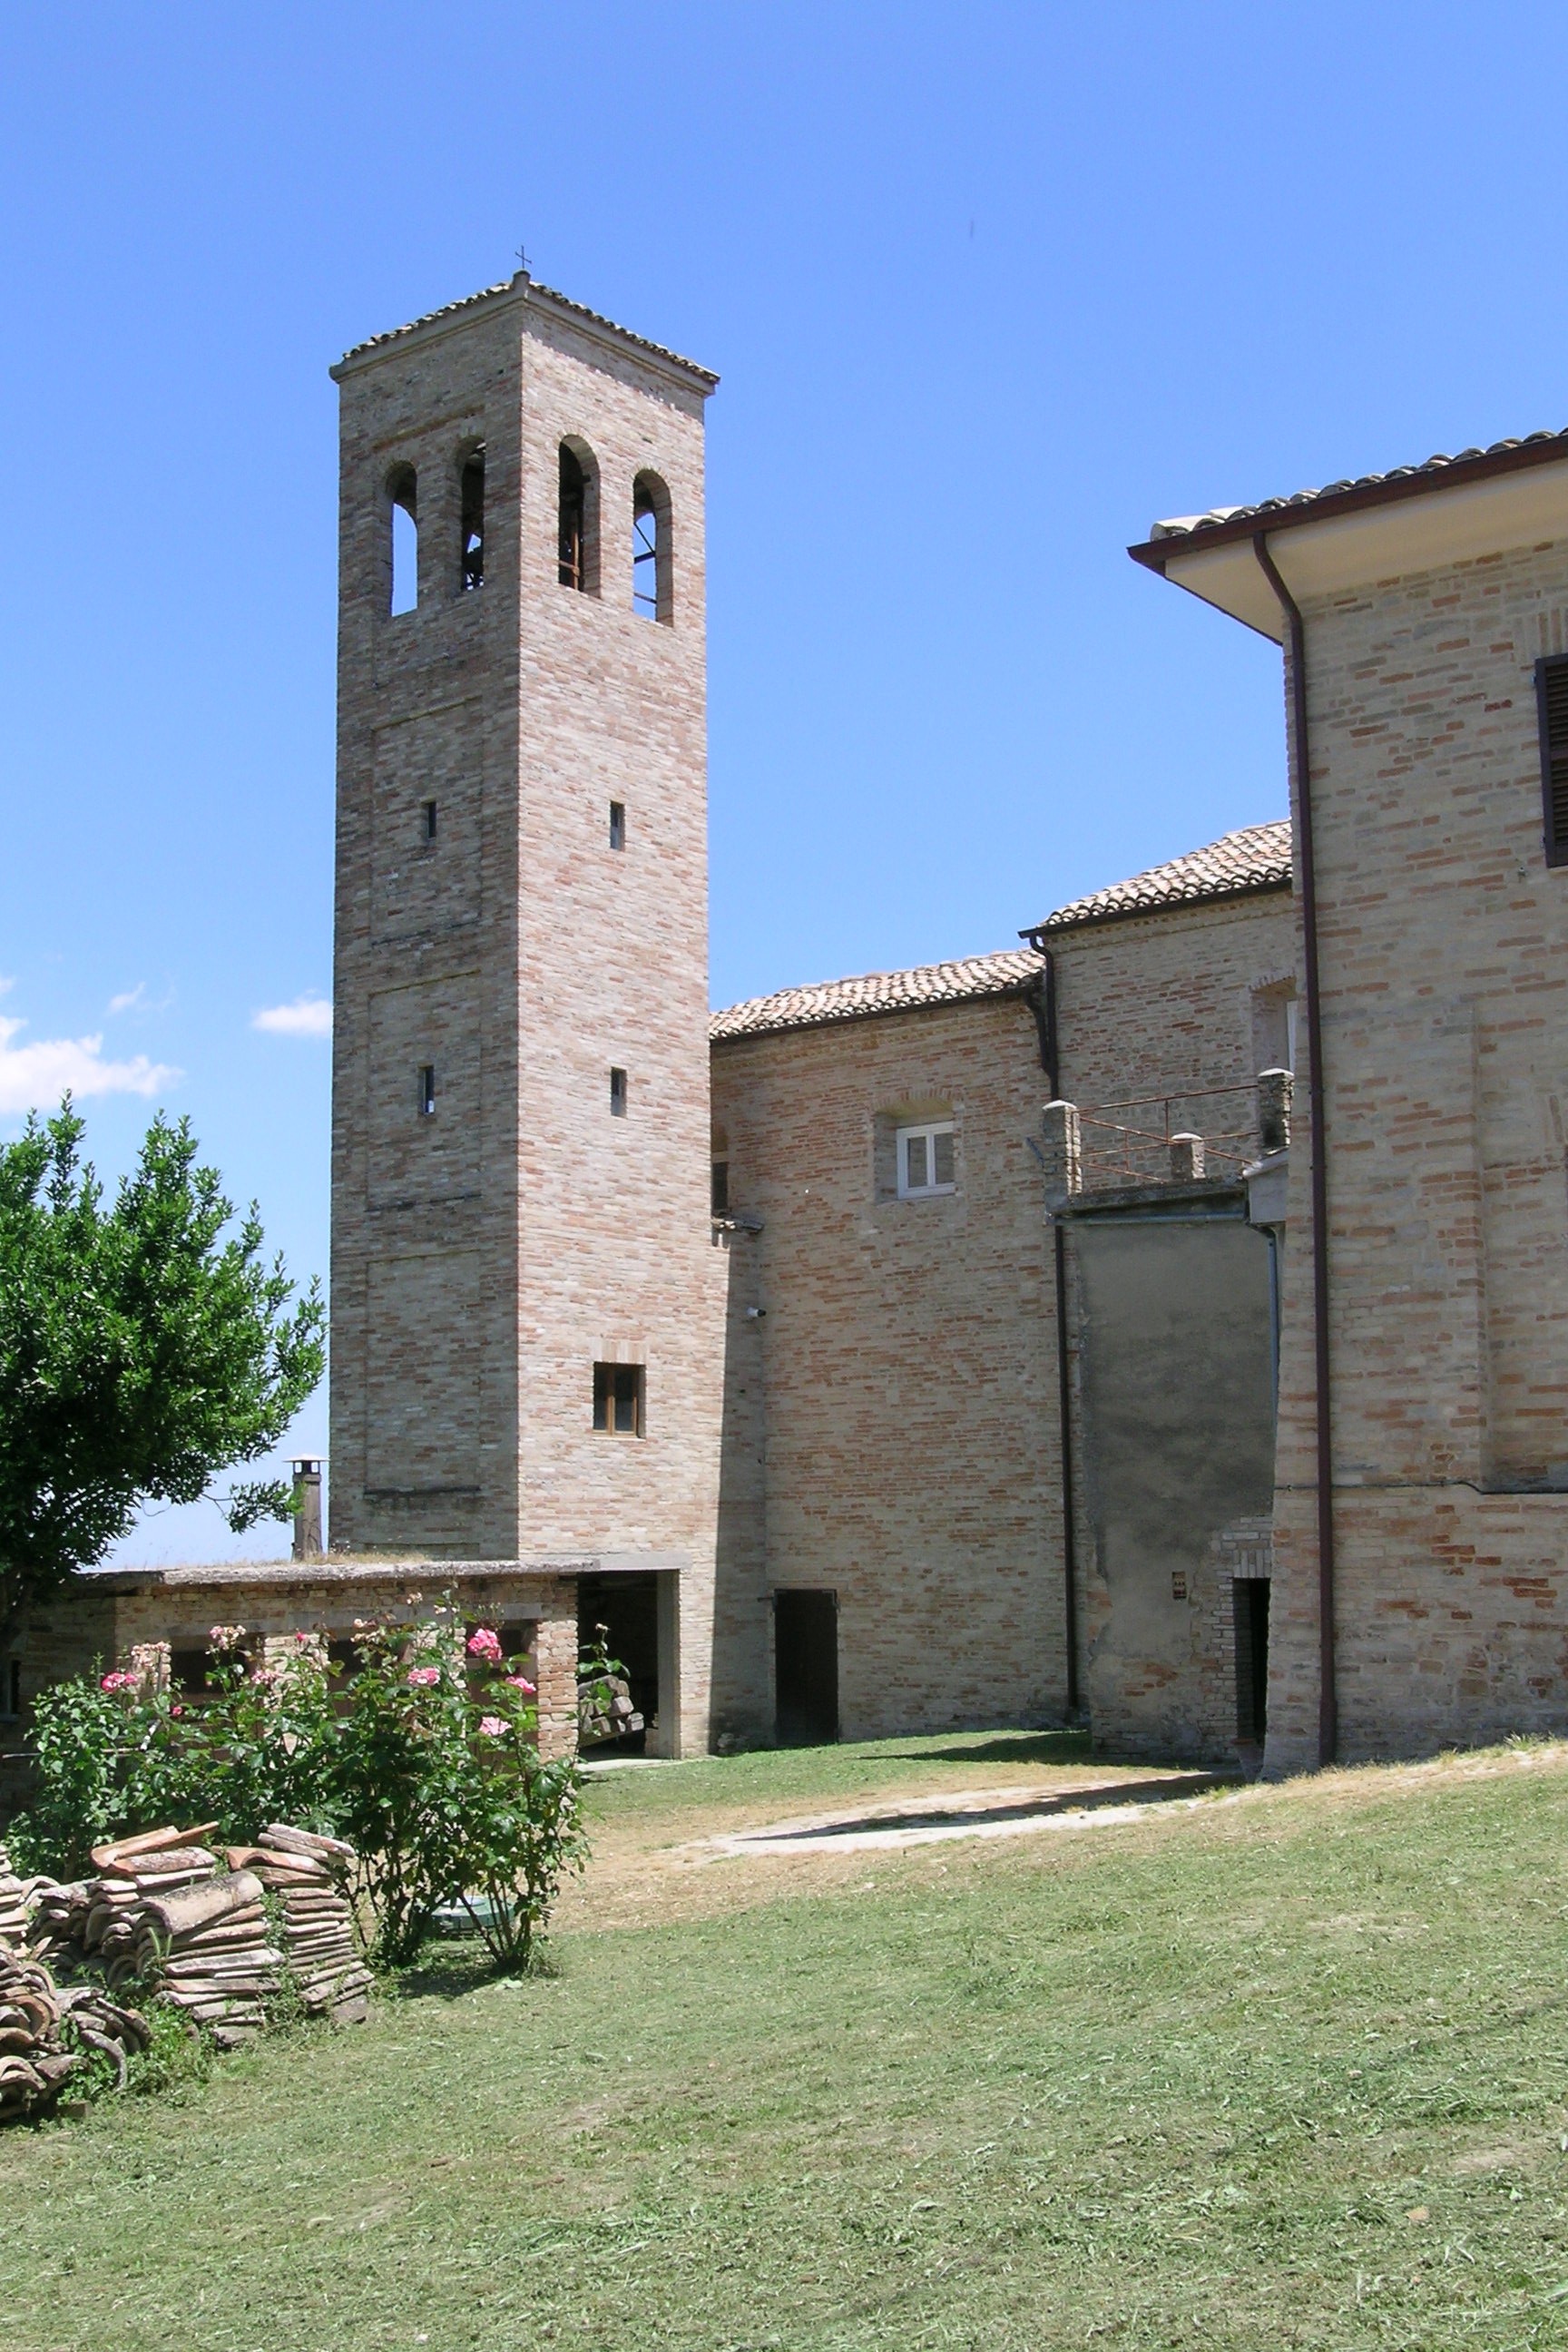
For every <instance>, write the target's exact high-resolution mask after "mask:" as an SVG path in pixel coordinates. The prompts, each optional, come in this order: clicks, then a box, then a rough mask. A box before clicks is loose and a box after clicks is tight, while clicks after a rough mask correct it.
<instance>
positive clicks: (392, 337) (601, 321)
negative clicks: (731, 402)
mask: <svg viewBox="0 0 1568 2352" xmlns="http://www.w3.org/2000/svg"><path fill="white" fill-rule="evenodd" d="M520 282H521V285H522V286H524V287H525V288H526V289H528V291H529V292H530V293H532V294H542V296H543V297H544V299H545V300H546V301H547V302H551V303H555V304H559V306H560V308H561V309H562V310H570V311H571V312H572V313H573V315H574V317H575V318H578V319H587V320H590V321H591V322H592V324H593V325H595V327H607V328H608V329H609V331H610V332H611V333H612V334H613V335H619V336H621V337H622V339H623V340H624V341H626V342H628V343H635V344H636V345H637V349H638V350H639V351H644V352H653V354H654V355H655V357H656V358H658V359H661V360H668V361H670V362H672V363H673V365H675V366H676V367H679V368H685V369H686V370H687V371H688V372H689V373H690V374H692V375H695V376H700V378H701V380H702V382H703V383H707V384H716V383H718V381H719V379H718V377H717V376H716V375H715V374H714V373H713V372H712V370H711V369H710V368H705V367H699V365H698V363H697V362H696V361H695V360H688V359H683V358H682V357H681V355H680V353H679V352H672V351H669V350H668V349H667V348H666V346H665V345H664V344H663V343H655V342H650V341H648V339H647V336H646V335H636V334H634V333H633V332H632V331H631V329H630V328H629V327H618V326H617V325H616V321H615V320H613V319H606V318H605V316H604V314H603V312H602V311H598V310H589V308H588V306H587V304H586V303H585V302H574V301H573V299H572V298H571V296H570V295H569V294H559V293H557V292H556V290H555V289H554V287H552V286H540V285H538V284H536V283H535V281H534V280H533V279H532V278H521V281H520V279H519V278H502V279H501V280H500V284H499V285H496V286H482V287H481V288H480V289H479V292H478V293H477V294H465V295H464V296H463V297H462V299H461V300H460V301H457V302H443V303H442V305H441V307H440V309H439V310H426V312H425V314H424V316H423V318H419V319H410V320H408V321H407V323H406V324H405V325H404V326H401V327H388V328H387V329H386V330H385V331H384V333H382V334H379V335H367V336H366V337H365V339H364V341H363V343H353V344H351V346H350V347H349V349H348V350H347V351H346V352H344V353H343V356H342V360H340V361H339V362H338V364H339V366H340V367H341V366H342V365H343V363H344V362H346V361H348V360H353V359H358V357H359V356H360V354H361V352H374V351H377V350H379V349H380V347H381V346H382V345H383V344H384V343H395V341H397V339H398V337H399V336H400V335H411V334H412V333H413V332H414V330H415V329H416V327H428V326H431V325H432V324H433V323H434V322H435V320H437V319H450V318H452V317H454V316H455V315H456V313H457V312H458V311H459V310H472V309H473V308H474V307H475V305H476V304H477V303H479V302H489V301H490V300H491V299H493V298H494V297H495V296H496V295H498V294H510V293H511V292H512V291H513V290H514V289H516V288H517V287H518V285H519V283H520Z"/></svg>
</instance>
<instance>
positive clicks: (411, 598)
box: [386, 466, 419, 613]
mask: <svg viewBox="0 0 1568 2352" xmlns="http://www.w3.org/2000/svg"><path fill="white" fill-rule="evenodd" d="M386 495H387V497H388V499H390V500H391V502H392V608H391V609H392V611H393V612H394V613H412V612H413V611H414V609H415V607H416V604H418V602H419V485H418V478H417V476H416V474H415V471H414V468H413V467H412V466H395V467H393V470H392V472H391V473H390V474H389V475H388V476H387V478H386Z"/></svg>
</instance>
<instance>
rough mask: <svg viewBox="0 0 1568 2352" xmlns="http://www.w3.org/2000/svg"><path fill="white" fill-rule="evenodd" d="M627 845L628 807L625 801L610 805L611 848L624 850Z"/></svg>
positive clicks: (614, 802) (613, 802)
mask: <svg viewBox="0 0 1568 2352" xmlns="http://www.w3.org/2000/svg"><path fill="white" fill-rule="evenodd" d="M610 847H611V848H612V849H624V848H625V847H626V803H625V802H624V801H612V802H611V803H610Z"/></svg>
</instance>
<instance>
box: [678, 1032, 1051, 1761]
mask: <svg viewBox="0 0 1568 2352" xmlns="http://www.w3.org/2000/svg"><path fill="white" fill-rule="evenodd" d="M713 1063H714V1118H715V1123H716V1126H717V1127H718V1128H719V1129H721V1131H722V1135H723V1138H724V1140H725V1142H726V1144H727V1148H728V1157H729V1166H730V1199H731V1206H732V1207H733V1208H734V1209H736V1210H737V1211H739V1212H741V1213H753V1214H755V1215H757V1216H760V1217H761V1218H762V1220H763V1232H762V1233H761V1234H758V1235H756V1236H754V1237H752V1236H748V1235H745V1234H735V1235H733V1236H732V1237H730V1239H729V1240H728V1244H727V1256H728V1262H729V1265H730V1268H731V1286H732V1294H733V1303H732V1309H731V1321H730V1355H729V1361H728V1365H727V1381H726V1412H727V1422H726V1446H725V1474H724V1493H725V1498H726V1506H727V1507H726V1511H725V1514H724V1517H723V1521H722V1526H723V1529H724V1538H725V1540H724V1549H723V1551H722V1552H721V1565H720V1577H719V1588H718V1591H719V1625H718V1643H717V1655H716V1685H715V1720H716V1723H717V1724H718V1725H719V1727H720V1728H721V1730H723V1729H729V1728H733V1729H736V1730H739V1731H742V1732H749V1733H751V1734H752V1735H753V1736H754V1735H756V1734H759V1733H760V1734H763V1735H765V1734H767V1733H770V1732H771V1729H772V1674H771V1665H770V1663H769V1659H768V1654H767V1647H766V1644H767V1643H768V1640H769V1619H768V1609H767V1594H768V1591H769V1590H770V1589H777V1588H780V1587H784V1588H790V1587H797V1586H804V1587H817V1588H821V1589H826V1590H828V1591H834V1592H837V1596H838V1603H839V1612H838V1629H839V1633H838V1639H839V1704H840V1720H841V1727H842V1730H843V1733H844V1736H845V1737H846V1738H871V1737H876V1736H879V1735H883V1734H889V1733H894V1732H901V1731H922V1730H938V1729H942V1728H944V1727H949V1726H952V1725H958V1724H985V1723H1006V1722H1014V1723H1032V1722H1045V1721H1049V1720H1054V1719H1059V1718H1060V1716H1061V1712H1062V1708H1063V1706H1064V1702H1065V1691H1066V1666H1065V1652H1064V1647H1063V1601H1062V1565H1061V1562H1062V1552H1061V1514H1060V1507H1059V1482H1058V1454H1057V1423H1056V1405H1055V1399H1056V1388H1055V1379H1056V1374H1055V1341H1054V1327H1053V1325H1052V1322H1051V1302H1050V1295H1049V1291H1048V1267H1047V1248H1046V1243H1047V1234H1046V1229H1045V1225H1044V1221H1043V1217H1042V1213H1041V1193H1040V1185H1039V1178H1038V1169H1037V1164H1036V1162H1035V1161H1034V1160H1033V1159H1032V1157H1031V1155H1030V1152H1029V1149H1028V1141H1027V1139H1028V1137H1029V1136H1030V1135H1031V1134H1032V1133H1033V1132H1034V1131H1035V1130H1036V1129H1037V1126H1038V1121H1039V1108H1040V1103H1041V1099H1042V1088H1043V1080H1042V1076H1041V1071H1040V1060H1039V1045H1038V1038H1037V1032H1036V1028H1035V1024H1034V1021H1033V1019H1032V1017H1031V1015H1030V1013H1029V1011H1028V1009H1027V1007H1026V1005H1024V1004H1023V1003H1020V1002H1019V1001H1018V1000H1017V999H1016V998H1012V999H1002V1000H995V999H992V1000H985V1001H981V1002H976V1003H959V1004H953V1005H950V1006H940V1007H933V1008H931V1009H930V1010H926V1011H921V1012H918V1013H900V1014H898V1015H896V1016H893V1017H889V1018H881V1019H869V1020H858V1021H853V1022H846V1023H841V1024H837V1025H836V1026H832V1027H823V1028H816V1029H800V1030H794V1031H788V1032H784V1033H783V1034H774V1035H768V1036H760V1037H753V1038H742V1039H736V1040H733V1041H731V1042H728V1043H724V1044H721V1045H718V1046H717V1047H716V1048H715V1051H714V1057H713ZM905 1109H908V1110H910V1112H911V1113H913V1112H914V1111H916V1110H919V1111H921V1112H922V1113H923V1112H926V1111H930V1110H933V1109H942V1110H950V1111H951V1113H952V1118H953V1121H954V1125H955V1128H956V1130H957V1190H956V1192H954V1193H952V1195H951V1196H939V1197H936V1198H933V1199H929V1200H914V1201H900V1200H899V1199H897V1198H888V1197H879V1192H885V1187H884V1186H880V1185H879V1150H878V1145H879V1121H883V1122H885V1121H888V1120H889V1119H890V1118H892V1116H893V1115H894V1114H896V1113H898V1112H900V1110H905ZM748 1306H761V1307H763V1309H764V1310H765V1312H764V1315H763V1317H762V1318H748V1317H747V1316H746V1313H745V1309H746V1307H748Z"/></svg>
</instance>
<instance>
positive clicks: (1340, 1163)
mask: <svg viewBox="0 0 1568 2352" xmlns="http://www.w3.org/2000/svg"><path fill="white" fill-rule="evenodd" d="M1304 613H1305V618H1306V626H1307V672H1308V695H1309V726H1310V737H1311V756H1312V794H1313V811H1314V829H1315V840H1316V854H1317V863H1318V877H1319V894H1320V900H1321V916H1320V940H1321V965H1322V1000H1323V1020H1324V1055H1323V1060H1324V1085H1325V1089H1326V1096H1327V1123H1328V1150H1329V1157H1328V1163H1327V1176H1328V1192H1329V1283H1330V1298H1331V1360H1332V1400H1333V1402H1332V1453H1333V1463H1334V1520H1335V1531H1336V1549H1337V1555H1338V1559H1337V1584H1338V1609H1337V1635H1338V1638H1337V1654H1338V1682H1339V1706H1340V1741H1341V1752H1342V1754H1343V1755H1346V1756H1348V1757H1351V1758H1354V1757H1359V1756H1366V1755H1371V1754H1374V1753H1379V1752H1387V1751H1390V1750H1393V1751H1396V1752H1398V1751H1405V1752H1408V1751H1410V1750H1414V1749H1419V1748H1430V1747H1432V1746H1435V1745H1441V1744H1443V1743H1444V1742H1446V1741H1460V1740H1465V1741H1469V1740H1477V1739H1484V1738H1489V1737H1494V1736H1497V1735H1499V1734H1500V1733H1503V1732H1506V1731H1512V1730H1530V1729H1539V1730H1544V1729H1552V1730H1555V1731H1561V1730H1562V1729H1563V1727H1564V1725H1565V1724H1568V1590H1565V1585H1568V1558H1565V1553H1568V1494H1565V1493H1564V1492H1563V1489H1564V1488H1565V1487H1568V1439H1565V1437H1564V1425H1565V1424H1564V1415H1565V1407H1568V1260H1565V1257H1564V1250H1563V1219H1564V1209H1565V1206H1568V1193H1565V1165H1568V1163H1565V1159H1564V1148H1565V1136H1564V1117H1565V1109H1564V1098H1565V1095H1568V1085H1565V1080H1564V1073H1563V1065H1562V1044H1561V1041H1562V1037H1563V1022H1564V1013H1565V1009H1568V875H1564V874H1563V872H1562V871H1560V870H1551V869H1548V868H1547V866H1545V863H1544V858H1543V852H1542V804H1541V768H1540V757H1539V751H1538V740H1537V730H1536V711H1535V699H1534V692H1533V685H1532V675H1531V674H1532V668H1533V664H1534V662H1535V660H1536V658H1537V656H1539V655H1542V654H1545V653H1555V652H1560V651H1562V650H1563V647H1564V645H1565V644H1568V548H1564V547H1563V546H1561V545H1546V546H1540V547H1535V548H1531V549H1524V550H1520V551H1516V552H1512V553H1509V554H1506V555H1500V556H1496V557H1493V558H1489V559H1486V560H1482V561H1478V562H1466V563H1463V564H1458V565H1455V566H1454V567H1453V568H1451V569H1445V570H1442V571H1436V572H1426V573H1423V574H1421V575H1419V576H1415V577H1409V578H1403V579H1393V580H1384V581H1382V582H1379V583H1376V584H1375V585H1373V586H1369V587H1368V588H1367V589H1366V591H1365V592H1364V593H1357V594H1352V595H1344V596H1335V597H1331V598H1329V597H1325V598H1322V599H1320V600H1318V601H1317V602H1314V603H1312V604H1309V605H1307V606H1305V607H1304ZM1306 1050H1307V1049H1306V1039H1305V1034H1304V1033H1303V1035H1302V1040H1301V1055H1300V1059H1301V1063H1302V1068H1303V1071H1304V1069H1305V1063H1306ZM1296 1100H1297V1104H1298V1107H1299V1110H1300V1112H1301V1113H1302V1114H1304V1112H1305V1108H1306V1084H1305V1078H1304V1076H1299V1077H1298V1083H1297V1093H1296ZM1309 1152H1310V1136H1309V1129H1308V1125H1307V1121H1306V1118H1305V1117H1304V1115H1303V1116H1302V1117H1301V1118H1300V1120H1299V1124H1298V1128H1297V1140H1296V1143H1295V1144H1294V1145H1293V1148H1292V1152H1291V1166H1290V1223H1289V1246H1288V1251H1287V1258H1286V1287H1285V1312H1284V1327H1283V1337H1282V1349H1281V1380H1280V1423H1279V1453H1278V1481H1279V1484H1278V1489H1277V1494H1276V1504H1275V1537H1276V1551H1277V1560H1278V1569H1277V1580H1276V1583H1275V1588H1274V1594H1275V1606H1274V1619H1273V1624H1272V1627H1271V1648H1270V1658H1271V1667H1270V1692H1269V1740H1268V1769H1269V1770H1270V1771H1276V1770H1284V1769H1292V1768H1294V1767H1298V1766H1300V1765H1302V1764H1310V1763H1312V1762H1315V1761H1316V1760H1317V1755H1318V1743H1317V1708H1318V1696H1319V1676H1318V1633H1319V1627H1318V1610H1317V1532H1316V1508H1315V1459H1314V1448H1315V1442H1316V1424H1315V1408H1314V1401H1313V1397H1314V1391H1313V1379H1312V1357H1311V1235H1310V1204H1309V1192H1308V1173H1309Z"/></svg>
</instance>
